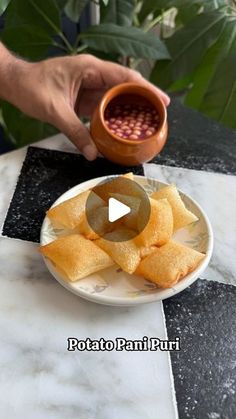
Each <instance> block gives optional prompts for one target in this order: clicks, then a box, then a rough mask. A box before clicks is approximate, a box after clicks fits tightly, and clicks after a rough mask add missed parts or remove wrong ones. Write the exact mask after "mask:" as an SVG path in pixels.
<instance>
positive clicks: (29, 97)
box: [0, 43, 170, 160]
mask: <svg viewBox="0 0 236 419" xmlns="http://www.w3.org/2000/svg"><path fill="white" fill-rule="evenodd" d="M127 81H134V82H135V81H136V82H139V83H141V84H143V85H148V86H149V87H150V88H151V89H153V90H154V91H155V92H157V93H158V94H160V95H161V96H162V99H163V101H164V103H165V104H166V105H168V104H169V102H170V99H169V97H168V96H167V95H166V94H165V93H164V92H162V91H161V90H160V89H158V88H157V87H155V86H153V85H152V84H151V83H149V82H148V81H146V80H145V79H144V78H143V77H142V76H141V74H140V73H138V72H136V71H134V70H130V69H128V68H126V67H123V66H121V65H119V64H115V63H111V62H109V61H102V60H99V59H98V58H95V57H93V56H92V55H86V54H81V55H77V56H68V57H58V58H52V59H48V60H44V61H39V62H38V63H29V62H26V61H24V60H21V59H19V58H17V57H14V56H13V55H12V54H11V53H10V52H9V51H8V50H7V49H6V48H5V47H4V46H3V44H1V43H0V97H1V98H2V99H5V100H7V101H8V102H10V103H12V104H13V105H15V106H16V107H17V108H19V109H20V110H21V111H22V112H24V113H26V114H27V115H29V116H31V117H34V118H37V119H39V120H41V121H43V122H48V123H50V124H52V125H54V126H55V127H57V128H58V129H59V130H60V131H61V132H63V133H64V134H65V135H66V136H67V137H68V138H69V139H70V140H71V141H72V142H73V143H74V144H75V146H76V147H77V148H78V149H79V150H80V151H81V152H82V153H83V154H84V156H85V157H86V158H87V159H88V160H93V159H95V158H96V156H97V149H96V147H95V145H94V143H93V141H92V139H91V137H90V134H89V131H88V129H87V128H86V127H85V126H84V125H83V124H82V122H81V121H80V119H79V117H80V116H88V117H90V116H91V115H92V113H93V111H94V109H95V107H96V105H97V103H98V102H99V100H100V99H101V97H102V96H103V94H104V93H105V91H106V90H107V89H109V88H110V87H112V86H114V85H116V84H119V83H123V82H127Z"/></svg>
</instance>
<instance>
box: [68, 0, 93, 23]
mask: <svg viewBox="0 0 236 419" xmlns="http://www.w3.org/2000/svg"><path fill="white" fill-rule="evenodd" d="M88 2H89V0H68V1H67V3H66V5H65V8H64V10H65V14H66V15H67V16H68V17H69V19H71V20H72V21H73V22H76V23H77V22H79V18H80V16H81V13H82V12H83V10H84V8H85V6H86V5H87V4H88Z"/></svg>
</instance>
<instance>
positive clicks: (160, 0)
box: [138, 0, 176, 23]
mask: <svg viewBox="0 0 236 419" xmlns="http://www.w3.org/2000/svg"><path fill="white" fill-rule="evenodd" d="M175 3H176V1H174V0H147V1H143V2H142V7H141V9H140V12H139V14H138V19H139V21H140V22H141V23H142V22H144V20H145V19H146V18H147V17H148V15H150V14H152V13H154V12H157V11H159V13H161V12H162V11H165V10H168V9H170V8H171V7H173V6H175Z"/></svg>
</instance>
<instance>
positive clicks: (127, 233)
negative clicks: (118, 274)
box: [95, 228, 140, 274]
mask: <svg viewBox="0 0 236 419" xmlns="http://www.w3.org/2000/svg"><path fill="white" fill-rule="evenodd" d="M121 240H122V241H121ZM95 243H96V244H97V245H98V246H99V247H100V248H101V249H103V250H104V251H105V252H106V253H107V254H108V255H109V256H110V257H111V258H112V259H113V260H114V262H116V263H117V264H118V265H119V266H120V267H121V268H122V269H123V270H124V271H125V272H128V273H129V274H132V273H133V272H134V271H135V269H136V268H137V266H138V264H139V262H140V252H139V248H138V246H137V245H136V244H135V242H134V240H133V231H131V230H128V229H125V228H122V229H117V230H114V231H112V232H111V233H107V234H105V235H104V237H103V238H101V239H98V240H96V241H95Z"/></svg>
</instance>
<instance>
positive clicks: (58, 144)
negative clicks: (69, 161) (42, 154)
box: [31, 134, 79, 153]
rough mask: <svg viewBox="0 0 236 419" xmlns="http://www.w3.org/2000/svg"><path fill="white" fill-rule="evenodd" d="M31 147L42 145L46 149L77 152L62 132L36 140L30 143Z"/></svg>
mask: <svg viewBox="0 0 236 419" xmlns="http://www.w3.org/2000/svg"><path fill="white" fill-rule="evenodd" d="M31 145H32V147H42V148H47V149H48V150H59V151H65V152H71V153H79V151H78V150H77V149H76V147H75V146H74V144H72V142H71V141H70V140H68V138H66V136H65V135H64V134H57V135H53V136H52V137H49V138H45V139H44V140H41V141H38V142H36V143H33V144H31Z"/></svg>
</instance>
